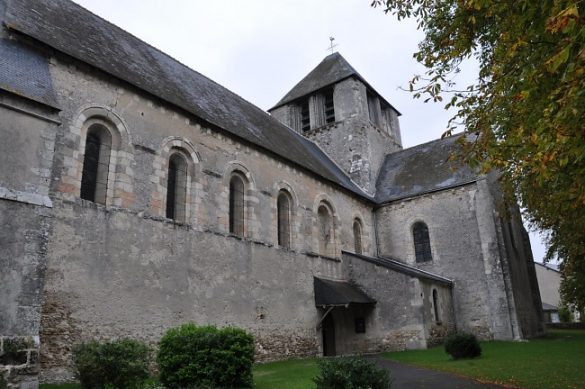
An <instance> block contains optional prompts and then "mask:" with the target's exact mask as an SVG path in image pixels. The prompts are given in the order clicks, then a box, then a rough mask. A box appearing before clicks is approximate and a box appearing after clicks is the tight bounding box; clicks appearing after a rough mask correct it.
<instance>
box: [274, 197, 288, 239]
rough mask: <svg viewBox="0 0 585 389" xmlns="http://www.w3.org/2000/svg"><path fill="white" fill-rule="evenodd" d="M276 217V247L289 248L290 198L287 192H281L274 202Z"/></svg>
mask: <svg viewBox="0 0 585 389" xmlns="http://www.w3.org/2000/svg"><path fill="white" fill-rule="evenodd" d="M276 214H277V215H276V217H277V229H278V245H279V246H282V247H286V248H289V247H290V219H291V217H290V215H291V198H290V195H289V193H288V192H287V191H285V190H281V191H280V192H279V193H278V198H277V200H276Z"/></svg>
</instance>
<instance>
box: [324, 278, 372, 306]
mask: <svg viewBox="0 0 585 389" xmlns="http://www.w3.org/2000/svg"><path fill="white" fill-rule="evenodd" d="M313 286H314V288H315V305H316V306H318V307H323V306H332V305H334V306H335V305H347V304H375V303H376V300H374V299H373V298H371V297H369V296H368V295H366V294H365V293H364V292H362V291H361V290H359V289H357V288H356V287H355V286H353V285H351V284H350V283H349V282H345V281H332V280H326V279H323V278H319V277H314V278H313Z"/></svg>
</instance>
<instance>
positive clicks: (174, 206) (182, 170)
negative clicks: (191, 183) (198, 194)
mask: <svg viewBox="0 0 585 389" xmlns="http://www.w3.org/2000/svg"><path fill="white" fill-rule="evenodd" d="M186 200H187V161H186V160H185V158H184V157H183V156H182V155H181V154H179V153H174V154H172V155H171V157H170V158H169V170H168V176H167V212H166V215H167V217H168V218H169V219H174V220H176V221H179V222H184V221H185V208H186Z"/></svg>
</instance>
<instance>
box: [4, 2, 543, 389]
mask: <svg viewBox="0 0 585 389" xmlns="http://www.w3.org/2000/svg"><path fill="white" fill-rule="evenodd" d="M0 21H1V26H0V136H1V138H0V215H1V218H0V221H1V224H0V228H1V231H0V339H1V340H0V371H1V372H2V374H3V376H4V378H5V379H6V380H8V381H9V382H12V384H13V385H14V386H15V387H18V386H19V385H20V387H23V388H31V387H35V385H36V382H38V380H39V379H40V380H41V381H44V382H52V381H58V380H63V379H68V378H70V377H71V349H72V346H73V345H75V344H77V343H80V342H83V341H85V340H89V339H115V338H120V337H132V338H137V339H141V340H144V341H145V342H147V343H149V344H153V345H154V344H156V342H157V341H158V340H159V339H160V337H161V335H162V334H163V333H164V332H165V330H166V329H168V328H169V327H172V326H177V325H180V324H182V323H186V322H195V323H199V324H215V325H218V326H228V325H233V326H238V327H242V328H244V329H246V330H248V331H250V332H251V333H253V334H254V335H255V339H256V357H257V360H260V361H262V360H271V359H278V358H285V357H293V356H294V357H301V356H310V355H312V356H314V355H342V354H355V353H369V352H378V351H383V350H402V349H411V348H425V347H429V346H431V345H435V344H437V343H439V342H440V341H441V339H442V338H443V337H444V336H445V334H448V333H450V332H452V331H455V330H458V331H470V332H473V333H475V334H476V335H477V336H479V337H480V338H482V339H503V340H512V339H522V338H527V337H532V336H536V335H539V334H541V333H542V332H543V330H544V328H543V324H542V312H541V309H540V307H541V304H540V297H539V293H538V285H537V281H536V277H535V270H534V265H533V262H532V254H531V250H530V244H529V241H528V236H527V234H526V231H525V230H524V228H523V226H522V223H521V220H520V216H519V212H518V208H517V206H516V205H510V204H508V205H505V204H503V202H502V196H501V193H500V190H499V189H498V183H497V177H496V174H489V175H477V174H475V173H474V172H473V171H472V170H471V169H469V168H468V167H466V166H459V165H458V164H457V163H456V162H450V161H449V159H448V157H449V155H450V154H451V153H452V152H454V151H455V150H456V148H457V147H458V146H457V142H456V140H457V137H451V138H445V139H442V140H436V141H433V142H429V143H425V144H422V145H419V146H416V147H412V148H407V149H403V148H402V144H401V136H400V132H401V129H400V126H399V116H400V113H399V112H398V110H397V109H396V108H395V107H394V106H392V104H391V103H390V102H389V101H387V100H386V99H385V98H384V97H383V96H381V95H380V94H379V93H378V92H376V89H375V88H374V86H372V85H370V84H369V83H368V82H367V81H366V80H365V79H364V78H363V77H362V76H361V75H360V74H359V73H358V72H357V71H356V70H355V69H354V68H353V67H352V66H351V65H350V64H349V63H348V62H347V61H346V60H345V59H344V58H343V57H342V56H341V55H340V54H338V53H335V54H331V55H329V56H327V57H326V58H325V59H324V60H323V61H322V62H321V63H319V64H318V65H317V67H316V68H315V69H314V70H313V71H311V72H310V73H309V74H308V75H307V76H306V77H305V78H303V79H302V80H300V82H299V83H298V84H297V85H295V86H294V87H293V88H292V89H291V90H290V91H289V92H288V93H286V94H285V95H284V97H283V98H282V99H281V100H280V101H279V102H278V103H276V105H275V106H274V107H273V108H272V109H270V110H269V112H268V113H267V112H264V111H263V110H261V109H260V108H258V107H256V106H254V105H253V104H250V103H249V102H247V101H245V100H243V99H242V98H240V97H239V96H237V95H236V94H234V93H233V92H231V91H229V90H227V89H225V88H224V87H222V86H221V85H218V84H217V83H215V82H213V81H212V80H210V79H208V78H206V77H204V76H203V75H201V74H199V73H197V72H196V71H194V70H191V69H189V68H188V67H186V66H184V65H182V64H181V63H179V62H178V61H176V60H174V59H173V58H171V57H169V56H168V55H166V54H164V53H162V52H161V51H159V50H157V49H156V48H154V47H152V46H150V45H148V44H147V43H145V42H142V41H140V40H139V39H137V38H135V37H134V36H132V35H131V34H129V33H127V32H125V31H123V30H122V29H120V28H118V27H116V26H114V25H112V24H110V23H109V22H107V21H105V20H103V19H101V18H100V17H98V16H96V15H94V14H92V13H90V12H89V11H87V10H85V9H83V8H82V7H80V6H78V5H76V4H75V3H73V2H70V1H68V0H0ZM404 130H408V129H404Z"/></svg>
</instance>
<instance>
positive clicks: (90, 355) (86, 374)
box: [73, 339, 150, 389]
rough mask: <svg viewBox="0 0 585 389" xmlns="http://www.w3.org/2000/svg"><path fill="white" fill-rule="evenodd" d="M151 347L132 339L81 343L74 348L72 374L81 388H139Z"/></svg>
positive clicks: (144, 379)
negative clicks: (73, 371) (73, 369)
mask: <svg viewBox="0 0 585 389" xmlns="http://www.w3.org/2000/svg"><path fill="white" fill-rule="evenodd" d="M149 359H150V349H149V348H148V347H147V346H146V345H144V344H143V343H141V342H139V341H137V340H133V339H121V340H116V341H112V342H101V343H100V342H97V341H92V342H89V343H82V344H79V345H77V346H75V348H74V349H73V363H74V366H75V376H76V377H77V379H78V380H79V382H80V384H81V387H82V388H84V389H86V388H87V389H101V388H130V389H133V388H141V387H142V385H143V384H144V383H145V381H146V380H147V379H148V366H149Z"/></svg>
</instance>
